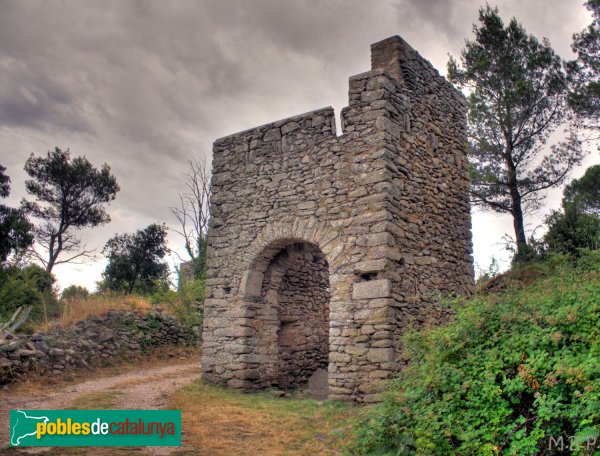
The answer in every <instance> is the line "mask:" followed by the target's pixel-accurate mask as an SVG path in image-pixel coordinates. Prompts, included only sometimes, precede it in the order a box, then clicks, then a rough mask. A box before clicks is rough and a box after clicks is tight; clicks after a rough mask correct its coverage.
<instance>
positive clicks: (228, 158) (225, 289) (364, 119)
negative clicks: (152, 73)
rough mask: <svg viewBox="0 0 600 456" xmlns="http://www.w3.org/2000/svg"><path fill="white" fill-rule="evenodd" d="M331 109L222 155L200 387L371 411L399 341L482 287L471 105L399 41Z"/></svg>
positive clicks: (215, 182)
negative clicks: (455, 296)
mask: <svg viewBox="0 0 600 456" xmlns="http://www.w3.org/2000/svg"><path fill="white" fill-rule="evenodd" d="M372 66H373V68H372V70H371V71H369V72H367V73H363V74H360V75H357V76H353V77H351V78H350V87H349V106H348V107H346V108H344V109H343V110H342V113H341V120H342V122H341V123H342V129H343V134H341V135H340V136H337V135H336V131H335V119H334V113H333V109H331V108H324V109H320V110H316V111H312V112H310V113H306V114H303V115H300V116H296V117H291V118H288V119H284V120H281V121H278V122H274V123H272V124H267V125H263V126H261V127H257V128H254V129H251V130H247V131H244V132H241V133H237V134H235V135H231V136H228V137H225V138H222V139H219V140H217V141H215V143H214V149H213V153H214V157H213V179H212V192H213V196H212V198H211V209H210V210H211V222H210V228H209V233H208V280H207V282H208V290H207V300H206V303H205V320H204V332H203V340H204V343H203V360H202V370H203V377H204V378H205V379H207V380H210V381H218V382H224V383H226V384H227V385H229V386H231V387H234V388H241V389H246V390H251V389H259V388H265V387H278V388H282V387H297V386H300V385H302V384H303V383H305V382H306V381H307V378H308V377H309V376H310V374H311V372H310V371H311V370H316V369H318V368H320V367H323V366H324V365H325V364H327V371H328V383H329V397H331V398H340V399H353V400H357V401H366V402H370V401H375V400H377V399H378V393H379V391H380V388H381V380H383V379H386V378H389V377H390V376H391V375H392V374H393V373H394V372H395V371H397V370H398V369H399V368H401V367H402V358H401V348H402V347H401V346H400V342H399V341H400V336H401V335H402V333H404V332H405V331H406V329H408V328H411V327H415V326H419V325H420V324H422V322H423V321H425V320H427V319H431V318H433V319H443V318H445V316H446V315H445V313H444V311H443V310H442V309H441V308H439V307H438V306H437V302H438V300H439V297H440V295H442V294H449V293H460V294H468V293H470V292H471V291H472V289H473V269H472V258H471V231H470V213H469V204H468V190H469V176H468V167H467V161H466V145H467V143H466V133H465V118H466V110H465V101H464V99H463V98H462V95H461V94H460V93H459V92H457V91H456V90H455V89H454V88H453V87H452V86H451V85H450V84H449V83H448V82H447V81H445V79H444V78H442V77H441V76H440V75H439V74H438V73H437V71H436V70H435V69H434V68H433V67H432V66H431V64H430V63H429V62H427V61H426V60H424V59H423V58H422V57H420V56H419V54H418V53H417V52H416V51H414V50H413V49H412V48H411V47H410V46H409V45H408V44H407V43H406V42H404V40H402V39H401V38H399V37H392V38H389V39H387V40H384V41H382V42H380V43H376V44H374V45H373V46H372Z"/></svg>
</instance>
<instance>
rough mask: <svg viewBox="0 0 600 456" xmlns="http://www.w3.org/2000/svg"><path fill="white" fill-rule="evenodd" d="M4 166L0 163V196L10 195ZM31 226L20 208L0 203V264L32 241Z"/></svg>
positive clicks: (8, 180)
mask: <svg viewBox="0 0 600 456" xmlns="http://www.w3.org/2000/svg"><path fill="white" fill-rule="evenodd" d="M5 171H6V168H5V167H4V166H2V165H0V197H2V198H6V197H8V195H10V178H9V177H8V176H7V175H6V174H4V172H5ZM32 228H33V226H32V225H31V223H29V221H28V220H27V217H26V216H25V214H24V212H23V211H22V210H20V209H14V208H12V207H8V206H5V205H4V204H0V265H2V264H3V263H4V262H5V261H6V259H7V258H8V256H9V255H10V254H11V253H17V254H18V253H19V252H20V251H23V250H25V249H27V247H29V246H30V245H31V243H32V242H33V235H32V234H31V230H32Z"/></svg>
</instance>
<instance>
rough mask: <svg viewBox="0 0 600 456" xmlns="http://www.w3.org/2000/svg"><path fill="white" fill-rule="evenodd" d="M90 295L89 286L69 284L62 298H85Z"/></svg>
mask: <svg viewBox="0 0 600 456" xmlns="http://www.w3.org/2000/svg"><path fill="white" fill-rule="evenodd" d="M89 295H90V292H89V291H88V289H87V288H85V287H82V286H79V285H69V286H68V287H67V288H65V289H64V290H63V292H62V294H61V296H60V299H62V300H63V301H68V300H70V299H85V298H87V297H88V296H89Z"/></svg>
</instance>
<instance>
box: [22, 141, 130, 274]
mask: <svg viewBox="0 0 600 456" xmlns="http://www.w3.org/2000/svg"><path fill="white" fill-rule="evenodd" d="M25 171H26V172H27V174H29V176H30V177H31V179H30V180H27V181H26V182H25V187H26V188H27V192H28V193H29V194H31V195H33V196H34V197H35V198H36V201H24V202H23V205H24V208H25V209H26V210H27V211H28V212H29V214H31V215H32V216H33V217H35V218H37V219H39V220H40V224H39V225H38V226H36V228H35V238H36V244H37V245H39V246H40V247H42V248H43V249H44V250H45V251H46V252H47V257H44V256H42V255H40V254H39V253H37V256H38V259H39V260H40V261H41V262H42V264H43V265H44V266H45V267H46V270H47V271H49V272H50V271H52V268H53V267H54V265H56V264H60V263H67V262H69V261H72V260H74V259H76V258H81V257H83V256H87V255H88V254H90V252H89V251H86V250H85V246H81V240H80V239H79V237H77V236H75V235H74V234H73V231H74V230H78V229H81V228H84V227H95V226H98V225H101V224H104V223H108V222H109V221H110V217H109V216H108V214H107V213H106V211H105V210H104V207H103V206H104V205H105V204H108V203H109V202H110V201H112V200H114V199H115V195H116V194H117V192H118V191H119V186H118V185H117V180H116V178H115V177H114V176H113V175H112V174H111V173H110V167H109V166H108V165H107V164H106V163H105V164H104V165H102V168H101V169H100V170H97V169H96V168H94V167H93V166H92V164H91V163H90V162H89V161H88V160H87V159H86V158H85V157H75V158H73V159H72V160H71V156H70V153H69V150H68V149H67V150H61V149H59V148H58V147H57V148H55V149H54V150H53V151H49V152H48V154H47V155H46V157H36V156H34V155H33V154H31V156H30V157H29V158H28V159H27V162H25ZM62 252H73V255H71V256H70V257H67V258H62V259H60V260H59V256H60V255H61V253H62ZM75 252H77V253H75ZM34 253H36V252H34Z"/></svg>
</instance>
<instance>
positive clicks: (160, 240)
mask: <svg viewBox="0 0 600 456" xmlns="http://www.w3.org/2000/svg"><path fill="white" fill-rule="evenodd" d="M103 252H104V253H105V254H106V255H107V256H108V264H107V265H106V268H105V270H104V273H103V274H102V276H103V281H102V282H101V283H100V289H101V290H112V291H124V292H126V293H132V292H134V291H135V292H136V293H139V294H152V293H154V292H155V291H156V290H157V289H158V288H159V287H160V284H161V283H167V282H168V277H167V276H168V273H169V267H168V265H167V264H166V263H165V262H164V260H163V258H164V257H165V255H166V254H167V227H166V226H165V225H164V224H163V225H159V224H157V223H153V224H151V225H148V226H147V227H146V228H144V229H143V230H138V231H137V232H135V233H133V234H121V235H116V236H115V237H113V238H111V239H109V240H108V242H107V243H106V245H105V247H104V250H103Z"/></svg>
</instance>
